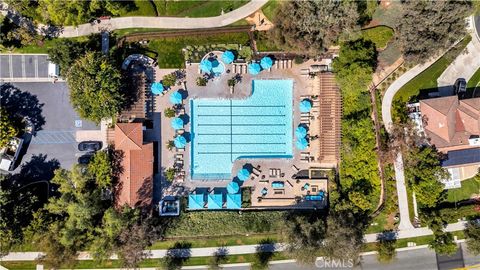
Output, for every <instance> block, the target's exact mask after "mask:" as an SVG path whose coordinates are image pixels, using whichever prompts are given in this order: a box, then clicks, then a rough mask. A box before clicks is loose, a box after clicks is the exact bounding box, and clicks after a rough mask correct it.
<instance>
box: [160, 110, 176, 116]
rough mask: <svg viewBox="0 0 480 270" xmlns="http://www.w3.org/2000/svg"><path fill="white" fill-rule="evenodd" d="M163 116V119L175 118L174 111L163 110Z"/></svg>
mask: <svg viewBox="0 0 480 270" xmlns="http://www.w3.org/2000/svg"><path fill="white" fill-rule="evenodd" d="M163 114H164V115H165V117H168V118H172V117H175V109H173V108H165V110H163Z"/></svg>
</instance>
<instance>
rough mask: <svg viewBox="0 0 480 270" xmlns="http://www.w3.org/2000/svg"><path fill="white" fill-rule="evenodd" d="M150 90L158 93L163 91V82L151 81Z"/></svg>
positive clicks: (155, 93)
mask: <svg viewBox="0 0 480 270" xmlns="http://www.w3.org/2000/svg"><path fill="white" fill-rule="evenodd" d="M150 90H151V91H152V94H154V95H159V94H161V93H162V92H163V84H162V83H159V82H154V83H152V86H151V87H150Z"/></svg>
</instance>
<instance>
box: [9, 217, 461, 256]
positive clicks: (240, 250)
mask: <svg viewBox="0 0 480 270" xmlns="http://www.w3.org/2000/svg"><path fill="white" fill-rule="evenodd" d="M465 224H466V222H465V221H461V222H457V223H452V224H448V226H447V227H446V228H445V231H448V232H453V231H461V230H463V229H464V228H465ZM431 234H433V232H432V231H431V230H430V229H428V228H427V227H423V228H412V229H406V230H400V231H398V232H397V233H396V234H395V237H396V239H404V238H411V237H419V236H426V235H431ZM377 237H378V234H376V233H372V234H367V235H365V242H366V243H372V242H376V241H377ZM257 247H258V245H243V246H228V247H224V249H223V252H225V253H226V254H228V255H241V254H253V253H255V252H256V250H257ZM219 249H220V247H206V248H192V249H189V250H187V249H184V250H174V251H173V253H174V254H175V255H176V256H179V257H207V256H212V254H214V253H215V252H216V251H218V250H219ZM263 250H266V251H283V250H285V245H284V244H281V243H280V244H272V245H264V246H263ZM146 252H148V253H150V256H149V258H152V259H156V258H163V257H165V255H166V254H167V250H165V249H157V250H147V251H146ZM41 254H42V253H41V252H11V253H9V254H8V255H6V256H4V257H2V258H1V260H3V261H33V260H35V259H36V258H37V257H38V256H40V255H41ZM78 259H79V260H92V257H91V256H90V254H88V252H80V253H79V256H78ZM111 259H113V260H115V259H118V257H117V256H115V255H114V256H112V257H111Z"/></svg>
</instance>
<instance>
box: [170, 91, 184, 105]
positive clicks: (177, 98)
mask: <svg viewBox="0 0 480 270" xmlns="http://www.w3.org/2000/svg"><path fill="white" fill-rule="evenodd" d="M182 99H183V98H182V94H180V93H179V92H178V91H175V92H173V93H172V94H171V95H170V102H171V103H173V104H180V103H182Z"/></svg>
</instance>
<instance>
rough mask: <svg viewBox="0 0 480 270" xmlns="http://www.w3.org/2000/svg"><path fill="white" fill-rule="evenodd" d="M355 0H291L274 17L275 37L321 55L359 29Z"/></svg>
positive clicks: (279, 42) (281, 43) (287, 46)
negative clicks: (353, 0)
mask: <svg viewBox="0 0 480 270" xmlns="http://www.w3.org/2000/svg"><path fill="white" fill-rule="evenodd" d="M358 18H359V16H358V12H357V6H356V4H355V3H354V2H352V1H288V2H284V3H282V5H281V6H280V8H279V10H278V13H277V15H276V16H275V18H274V20H273V21H274V24H275V28H274V29H273V31H272V33H271V39H272V40H273V41H274V42H275V43H276V45H277V46H278V47H280V48H283V49H288V50H294V51H297V52H302V53H308V54H311V55H317V54H318V53H322V52H324V51H325V50H326V48H328V47H330V46H331V45H333V44H334V43H337V42H338V41H339V40H342V39H345V38H347V37H349V36H350V35H352V33H353V32H354V31H355V30H356V29H357V22H358Z"/></svg>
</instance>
